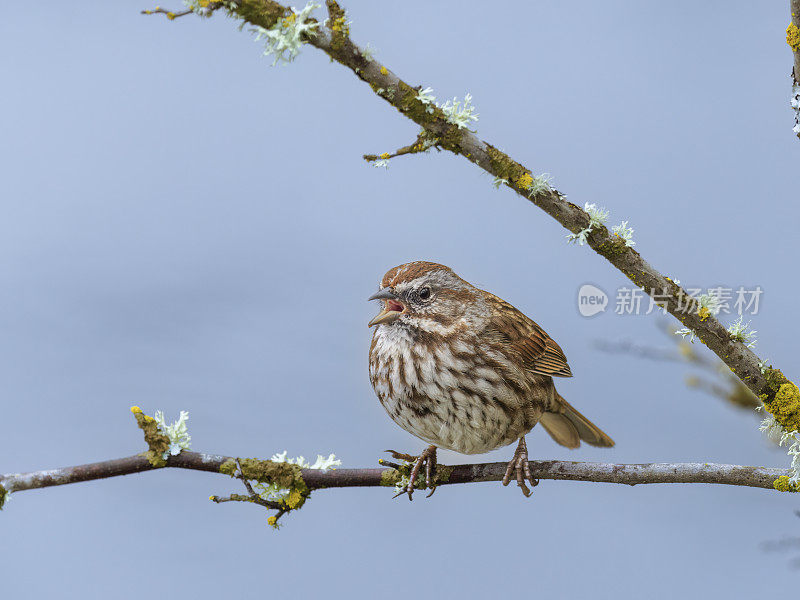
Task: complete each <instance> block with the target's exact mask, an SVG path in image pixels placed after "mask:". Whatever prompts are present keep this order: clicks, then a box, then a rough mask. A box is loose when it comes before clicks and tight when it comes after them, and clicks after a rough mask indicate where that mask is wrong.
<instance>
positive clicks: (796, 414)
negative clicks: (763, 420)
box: [767, 382, 800, 432]
mask: <svg viewBox="0 0 800 600" xmlns="http://www.w3.org/2000/svg"><path fill="white" fill-rule="evenodd" d="M767 410H768V411H769V412H770V413H772V416H773V417H775V420H776V421H778V423H780V424H781V425H783V428H784V429H786V431H788V432H793V431H800V390H798V388H797V386H796V385H795V384H793V383H791V382H789V383H784V384H783V385H781V386H780V388H778V392H777V393H776V394H775V398H774V399H773V401H772V402H770V403H769V404H768V405H767Z"/></svg>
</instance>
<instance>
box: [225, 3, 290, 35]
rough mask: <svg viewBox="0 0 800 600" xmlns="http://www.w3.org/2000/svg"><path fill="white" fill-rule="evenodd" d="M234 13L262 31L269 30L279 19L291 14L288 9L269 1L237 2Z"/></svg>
mask: <svg viewBox="0 0 800 600" xmlns="http://www.w3.org/2000/svg"><path fill="white" fill-rule="evenodd" d="M234 11H235V13H236V15H238V16H239V17H240V18H242V19H244V21H245V22H247V23H252V24H253V25H259V26H261V27H263V28H264V29H271V28H272V27H274V26H275V24H276V23H277V22H278V20H279V19H281V18H283V17H288V16H289V15H290V14H291V13H292V11H291V10H290V9H289V8H288V7H286V6H283V5H281V4H278V3H277V2H271V1H270V0H238V1H237V2H236V8H235V9H234Z"/></svg>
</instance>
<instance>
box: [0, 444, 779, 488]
mask: <svg viewBox="0 0 800 600" xmlns="http://www.w3.org/2000/svg"><path fill="white" fill-rule="evenodd" d="M236 460H237V459H236V458H234V457H231V456H219V455H215V454H204V453H201V452H191V451H188V450H184V451H182V452H181V453H180V454H178V455H177V456H170V457H169V458H168V459H167V461H166V466H167V467H172V468H177V469H191V470H195V471H207V472H210V473H221V469H222V467H223V465H224V464H225V463H227V462H230V461H234V462H235V461H236ZM506 466H507V465H506V463H481V464H470V465H454V466H452V467H445V468H446V469H447V470H448V471H450V473H449V476H448V478H447V480H446V481H440V482H439V485H449V484H456V483H476V482H481V481H501V480H502V479H503V475H504V473H505V470H506ZM157 468H160V467H154V466H153V465H152V464H151V463H150V461H149V460H148V459H147V458H146V457H145V456H144V455H140V454H137V455H135V456H128V457H125V458H117V459H112V460H106V461H101V462H96V463H89V464H86V465H79V466H74V467H64V468H61V469H51V470H47V471H33V472H30V473H9V474H5V475H0V486H2V488H3V489H4V490H5V492H8V493H11V492H21V491H23V490H32V489H37V488H44V487H51V486H55V485H65V484H69V483H80V482H82V481H92V480H95V479H106V478H108V477H116V476H118V475H130V474H132V473H141V472H143V471H151V470H154V469H157ZM530 468H531V474H532V475H533V477H535V478H537V479H560V480H569V481H592V482H599V483H622V484H626V485H638V484H644V483H713V484H721V485H740V486H746V487H755V488H765V489H772V488H773V483H774V482H775V480H776V479H778V478H779V477H782V476H785V475H786V473H787V471H786V470H785V469H770V468H767V467H748V466H740V465H722V464H713V463H647V464H609V463H582V462H572V461H560V460H538V461H531V462H530ZM397 475H398V473H397V471H396V470H395V469H393V468H377V469H331V470H329V471H320V470H315V469H303V470H302V478H303V481H304V482H305V484H306V485H307V486H308V489H309V490H315V489H323V488H335V487H378V486H388V487H393V486H394V484H395V481H396V479H397Z"/></svg>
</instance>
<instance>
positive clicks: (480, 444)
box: [368, 261, 614, 499]
mask: <svg viewBox="0 0 800 600" xmlns="http://www.w3.org/2000/svg"><path fill="white" fill-rule="evenodd" d="M378 288H379V289H378V292H377V293H375V294H373V295H372V296H370V297H369V300H379V301H381V303H382V310H381V311H380V313H379V314H378V315H376V316H375V317H374V318H373V319H372V320H371V321H370V322H369V324H368V326H369V327H371V328H373V327H374V330H373V333H372V342H371V344H370V349H369V377H370V382H371V383H372V387H373V390H374V391H375V394H376V395H377V397H378V400H379V401H380V403H381V405H382V406H383V408H384V409H385V410H386V412H387V413H388V415H389V417H390V418H391V419H392V420H393V421H394V422H395V423H396V424H397V425H399V426H400V427H402V428H403V429H405V430H406V431H407V432H409V433H411V434H412V435H414V436H416V437H417V438H419V439H421V440H423V441H425V442H427V443H428V444H430V445H429V446H428V447H427V448H426V449H425V450H424V451H423V452H422V453H421V454H420V455H419V456H411V455H408V454H402V453H399V452H395V451H393V450H389V451H388V452H391V453H392V454H393V455H394V456H395V457H396V458H404V459H406V460H408V461H409V464H413V467H412V468H411V469H410V474H409V482H408V485H407V487H406V489H404V490H401V491H400V494H403V493H408V497H409V499H413V498H412V494H413V490H414V486H415V483H416V481H417V479H418V478H419V475H420V473H421V470H422V467H423V466H424V467H425V487H426V488H429V489H430V490H431V491H430V494H428V495H431V494H433V492H434V491H435V489H436V464H437V456H436V451H437V449H438V448H443V449H447V450H452V451H455V452H458V453H461V454H482V453H485V452H489V451H491V450H495V449H497V448H501V447H504V446H508V445H510V444H513V443H514V442H516V443H517V447H516V450H515V451H514V455H513V458H512V459H511V461H510V462H509V463H508V467H507V469H506V472H505V475H504V477H503V481H502V483H503V485H504V486H507V485H508V484H509V483H510V481H511V479H512V477H514V478H515V479H516V482H517V485H518V486H519V488H520V490H521V491H522V493H523V494H524V495H525V496H526V497H527V496H530V495H531V491H530V489H529V488H528V486H527V485H526V481H527V482H529V483H530V484H531V485H532V486H536V485H537V484H538V480H536V479H534V478H533V477H532V476H531V471H530V467H529V465H528V448H527V445H526V443H525V435H526V434H527V433H528V432H530V431H531V429H533V427H534V426H535V425H536V424H537V423H541V425H542V427H543V428H544V430H545V431H546V432H547V433H548V434H550V437H552V438H553V440H555V442H556V443H557V444H560V445H561V446H565V447H567V448H578V447H579V446H580V443H581V441H583V442H586V443H587V444H590V445H592V446H600V447H611V446H613V445H614V441H613V440H612V439H611V438H610V437H609V436H608V435H607V434H606V433H604V432H603V431H602V430H601V429H600V428H599V427H597V425H595V424H594V423H592V422H591V421H590V420H589V419H587V418H586V417H584V416H583V415H582V414H581V413H580V412H578V411H577V410H576V409H575V408H574V407H573V406H572V405H571V404H569V403H568V402H567V401H566V400H565V399H564V398H563V397H562V396H561V395H560V394H559V393H558V392H557V391H556V388H555V385H554V382H553V378H554V377H572V371H571V370H570V367H569V365H568V364H567V359H566V356H565V355H564V352H563V351H562V350H561V348H560V347H559V345H558V344H557V343H556V342H555V341H554V340H553V339H552V338H551V337H550V336H549V335H547V333H545V331H544V329H542V328H541V327H540V326H539V325H537V324H536V323H535V322H534V321H533V320H531V319H530V318H528V317H527V316H525V315H524V314H523V313H522V312H521V311H519V310H517V309H516V308H514V307H513V306H512V305H511V304H509V303H508V302H506V301H505V300H502V299H501V298H498V297H497V296H495V295H494V294H492V293H490V292H487V291H484V290H481V289H479V288H477V287H475V286H473V285H472V284H470V283H468V282H467V281H465V280H464V279H462V278H461V277H459V276H458V275H456V274H455V272H453V270H452V269H451V268H450V267H447V266H445V265H442V264H438V263H434V262H428V261H414V262H409V263H405V264H401V265H398V266H396V267H394V268H392V269H389V270H388V271H387V272H386V274H385V275H384V276H383V278H382V279H381V281H380V284H379V286H378Z"/></svg>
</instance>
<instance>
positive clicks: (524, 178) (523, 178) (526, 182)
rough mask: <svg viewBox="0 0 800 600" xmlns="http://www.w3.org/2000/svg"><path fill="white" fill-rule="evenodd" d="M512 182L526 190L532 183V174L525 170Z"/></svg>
mask: <svg viewBox="0 0 800 600" xmlns="http://www.w3.org/2000/svg"><path fill="white" fill-rule="evenodd" d="M514 183H516V184H517V185H518V186H519V187H521V188H522V189H523V190H527V189H529V188H530V187H531V186H532V185H533V175H531V174H530V173H529V172H528V171H525V172H524V173H523V174H522V175H520V176H519V177H517V178H516V179H515V180H514Z"/></svg>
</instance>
